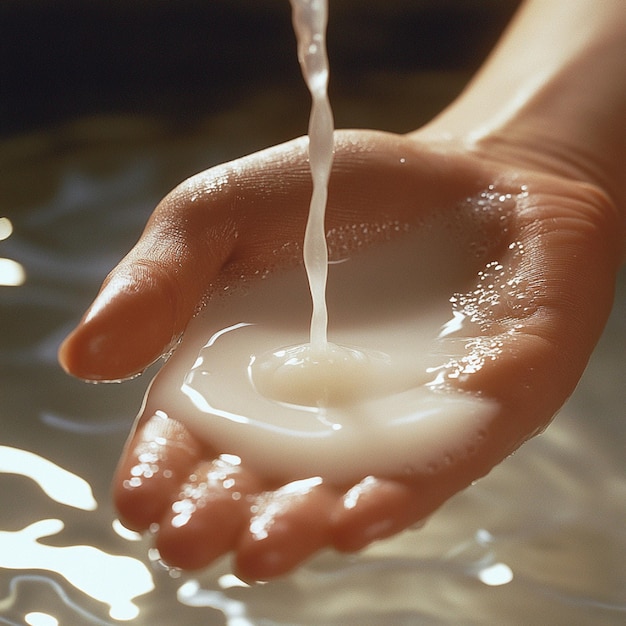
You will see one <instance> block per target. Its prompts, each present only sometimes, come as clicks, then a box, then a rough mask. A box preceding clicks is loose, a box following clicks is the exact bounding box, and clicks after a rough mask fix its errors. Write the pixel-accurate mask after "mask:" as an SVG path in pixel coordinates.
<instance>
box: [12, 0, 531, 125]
mask: <svg viewBox="0 0 626 626" xmlns="http://www.w3.org/2000/svg"><path fill="white" fill-rule="evenodd" d="M518 4H519V2H517V1H514V0H438V1H437V0H384V1H382V0H361V1H359V0H336V1H334V2H331V3H330V20H329V28H328V47H329V56H330V59H331V72H332V79H331V95H332V96H333V98H334V100H336V101H337V104H336V109H337V112H336V115H337V124H338V126H340V127H341V126H352V127H355V126H368V125H371V124H373V123H374V122H380V121H381V119H380V118H382V120H383V122H384V121H385V120H386V126H390V127H392V128H390V130H398V131H402V130H405V131H406V130H412V129H414V128H416V127H417V126H418V125H419V124H420V123H421V122H423V121H425V119H428V117H430V116H431V115H433V114H434V113H436V112H437V111H438V110H439V109H440V108H441V106H443V104H445V103H446V102H447V101H448V100H449V98H450V97H451V95H453V92H454V91H455V90H456V89H458V88H459V87H460V85H461V84H462V81H463V77H464V78H466V77H467V76H469V75H470V74H471V72H472V71H473V70H475V69H476V68H477V67H478V65H479V64H480V62H481V61H482V59H483V58H484V57H485V55H486V54H487V53H488V51H489V50H490V48H491V46H492V45H493V43H494V41H495V40H496V38H497V37H498V35H499V33H500V32H501V30H502V29H503V27H504V25H505V24H506V23H507V21H508V20H509V18H510V16H511V15H512V14H513V12H514V10H515V8H516V6H517V5H518ZM294 45H295V44H294V35H293V32H292V28H291V15H290V7H289V3H288V1H287V0H205V1H200V0H179V1H177V2H174V1H166V0H158V1H156V2H154V1H151V0H125V1H119V0H118V1H116V0H110V1H107V0H89V1H86V0H58V1H52V0H4V1H3V2H2V3H0V84H1V93H2V96H1V99H0V120H1V126H0V133H1V135H2V136H5V137H6V136H9V135H14V134H16V133H22V132H25V131H30V130H33V129H41V128H44V127H49V126H51V125H54V124H59V123H62V122H64V121H67V120H71V119H74V118H76V117H83V116H86V115H95V114H103V113H107V114H144V115H145V114H148V115H152V114H156V115H167V116H169V117H171V118H172V119H175V120H177V121H178V122H179V123H188V124H189V123H193V122H194V121H196V120H198V119H200V118H204V117H206V116H207V115H208V114H214V113H216V112H218V111H221V110H224V109H225V108H228V107H231V106H232V105H233V104H235V103H237V102H239V101H240V100H241V98H246V97H248V96H249V94H250V93H251V92H252V91H254V90H255V89H262V90H271V89H278V90H279V91H277V92H276V93H275V97H276V100H277V101H280V99H281V98H282V97H284V96H282V95H281V92H282V91H283V90H284V88H285V87H287V86H288V87H289V88H290V89H293V93H291V92H290V93H289V96H288V98H289V100H290V102H289V103H280V102H277V103H276V104H277V105H278V106H279V107H281V108H284V107H288V106H293V107H297V108H298V109H302V111H304V110H305V109H306V107H307V106H308V95H307V93H306V91H305V89H304V86H303V84H302V80H301V78H300V71H299V68H298V65H297V61H296V57H295V54H294ZM415 72H419V73H420V74H421V73H424V74H438V75H439V74H440V73H442V72H443V73H444V74H454V75H457V74H459V75H462V76H463V77H461V76H459V77H458V79H457V80H456V81H455V83H454V88H451V87H450V86H448V85H444V84H442V82H443V81H442V80H441V79H440V78H439V79H438V80H435V81H434V82H433V83H432V84H431V85H430V92H428V93H427V92H426V91H425V90H423V89H421V85H419V84H418V85H415V84H413V85H412V86H411V87H409V86H408V85H406V84H403V82H402V81H401V77H402V76H403V75H406V74H414V73H415ZM381 75H385V77H386V78H385V81H382V83H383V84H381V81H380V80H379V79H380V77H381ZM390 75H391V76H393V77H395V78H397V81H396V80H391V81H390V82H387V81H389V77H390ZM343 98H350V99H352V98H354V99H358V100H363V101H362V102H361V104H360V106H359V105H357V104H356V103H355V105H354V109H351V110H348V111H344V110H343V109H342V107H341V104H340V102H341V101H342V100H343ZM407 98H408V99H411V100H417V101H418V103H419V106H416V107H415V113H414V115H413V116H412V115H410V113H409V112H410V111H411V109H412V108H411V107H406V106H405V104H406V103H405V101H406V99H407ZM380 101H382V102H383V103H384V104H385V105H389V103H393V102H394V101H395V102H396V103H397V106H396V109H395V110H394V112H395V113H398V114H399V117H398V115H391V116H389V114H388V111H387V110H385V111H384V115H383V116H377V115H376V113H375V110H376V105H377V103H379V102H380ZM407 109H408V112H407ZM390 118H391V119H390Z"/></svg>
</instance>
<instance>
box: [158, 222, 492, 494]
mask: <svg viewBox="0 0 626 626" xmlns="http://www.w3.org/2000/svg"><path fill="white" fill-rule="evenodd" d="M469 258H471V257H470V255H469V253H468V252H467V250H464V249H463V248H462V247H460V246H459V245H458V239H456V238H454V237H451V236H450V231H449V229H448V228H447V227H446V226H445V225H441V226H440V227H437V225H435V226H433V227H432V228H427V229H420V230H416V231H414V232H409V233H405V234H402V235H398V238H396V239H393V240H392V241H389V242H386V243H383V244H378V245H372V246H371V247H370V248H368V250H366V251H364V252H362V253H360V254H358V255H356V256H354V257H352V258H349V259H346V260H345V261H344V262H342V263H337V264H334V265H331V268H330V269H331V271H330V280H329V285H328V303H329V308H330V316H329V318H330V326H329V333H330V335H331V337H332V338H333V342H334V343H336V344H340V345H342V346H348V347H351V346H358V352H357V354H359V355H360V356H359V357H358V358H344V355H345V353H344V352H343V351H342V352H340V353H339V357H338V358H337V353H336V351H335V350H334V349H333V348H332V344H331V348H330V350H329V351H328V352H327V353H326V355H325V356H324V357H323V361H322V363H321V364H320V363H316V362H315V358H314V356H313V355H312V354H311V353H308V354H307V353H305V360H306V359H307V358H308V359H309V362H308V364H304V365H302V363H301V361H302V358H301V356H302V348H301V347H300V348H298V347H296V348H294V349H293V350H292V353H291V354H287V355H279V356H278V357H275V358H272V357H271V355H272V354H273V353H274V352H276V346H280V345H288V346H299V345H300V344H299V341H301V339H302V337H303V336H306V333H307V330H308V325H309V312H310V299H309V297H308V293H307V284H306V280H305V276H304V272H303V270H302V268H297V269H293V270H285V271H282V272H280V271H279V272H276V273H274V274H271V275H269V276H268V277H267V278H266V279H264V280H259V281H256V282H252V283H250V284H249V285H248V286H247V288H246V289H245V290H244V289H243V288H242V290H241V291H240V292H239V293H234V294H232V295H230V296H228V297H224V298H215V299H213V300H212V301H210V302H209V304H208V306H207V308H206V309H205V310H204V311H203V312H202V314H201V315H200V316H198V317H197V318H196V319H195V320H193V322H192V323H191V324H190V326H189V328H188V329H187V331H186V333H185V336H184V338H183V341H182V343H181V345H180V346H179V347H178V348H177V350H176V351H175V352H174V354H173V355H172V357H171V358H170V360H169V361H168V363H167V364H166V365H165V367H164V368H163V370H162V371H161V372H160V373H159V374H158V375H157V377H156V379H155V381H154V383H153V385H152V387H151V389H150V393H149V394H148V399H147V401H148V406H147V407H146V411H152V412H156V411H162V412H164V413H166V414H167V415H169V416H171V417H175V418H177V419H180V420H181V421H183V422H184V423H185V424H186V425H187V426H188V427H189V428H190V429H191V430H192V431H193V432H194V433H195V434H196V435H197V436H198V437H200V438H201V439H204V440H205V441H207V442H208V443H209V444H210V445H211V446H212V447H214V448H215V449H217V450H219V451H220V452H223V453H230V454H235V455H238V456H240V457H241V458H243V459H245V462H246V464H247V465H248V466H249V467H252V468H254V469H255V471H257V472H259V473H260V474H261V475H264V476H267V477H270V478H275V479H278V480H295V479H298V478H306V477H310V476H322V477H323V478H324V479H326V480H329V481H331V482H335V483H344V482H348V481H354V480H359V479H361V478H363V477H364V476H366V475H368V474H376V475H383V476H384V475H387V476H390V475H398V474H404V473H406V472H409V471H410V472H413V471H415V472H421V471H431V470H432V469H433V468H434V466H435V465H437V464H440V463H441V462H442V460H443V459H444V458H447V459H448V462H450V460H452V461H453V460H454V459H455V458H459V457H460V456H463V455H464V454H465V453H466V452H467V450H468V449H469V448H471V446H472V445H473V444H475V443H476V441H477V440H478V439H480V438H481V437H482V436H483V433H484V430H485V428H486V426H487V425H488V422H489V420H490V419H491V417H492V416H493V414H494V412H495V410H496V407H495V406H494V404H493V403H491V402H489V401H486V400H484V399H478V398H475V397H473V396H471V395H468V394H461V393H455V392H452V391H450V390H446V391H441V390H439V388H438V386H437V385H435V384H431V383H433V382H434V381H435V380H436V379H437V377H438V374H439V373H440V372H441V371H442V370H445V369H446V367H447V364H449V363H451V362H455V363H459V362H461V360H462V359H463V357H464V356H466V354H467V351H466V348H467V345H468V343H469V342H471V341H472V339H473V338H474V336H475V335H476V334H477V332H478V329H477V328H476V327H475V325H474V324H473V323H471V322H469V321H468V320H467V319H464V318H463V316H462V315H461V314H459V313H458V312H456V315H455V312H454V311H453V305H452V304H451V302H450V297H451V296H452V294H454V293H457V292H459V291H466V290H467V289H469V288H470V287H471V286H472V285H474V281H475V280H476V269H475V268H474V267H472V265H473V264H471V263H469V262H468V259H469ZM434 269H436V270H437V271H436V272H434V271H433V270H434ZM451 321H454V328H455V329H456V330H455V329H453V328H452V324H451ZM251 355H253V356H251ZM258 355H261V358H260V359H259V357H258ZM268 355H270V356H268ZM329 355H330V358H329ZM331 360H332V363H330V362H331ZM329 363H330V364H329ZM472 366H475V363H473V364H472ZM290 369H291V370H293V371H291V372H288V373H286V374H285V371H286V370H290ZM272 370H273V371H272ZM268 378H269V381H270V382H269V384H268ZM337 380H338V381H339V382H340V384H336V382H335V381H337ZM268 387H269V391H268ZM390 451H393V453H392V454H390Z"/></svg>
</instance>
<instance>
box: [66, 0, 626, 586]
mask: <svg viewBox="0 0 626 626" xmlns="http://www.w3.org/2000/svg"><path fill="white" fill-rule="evenodd" d="M600 6H601V7H602V9H600ZM623 13H624V11H623V4H621V2H620V0H615V1H607V2H604V3H601V5H599V4H598V3H594V2H587V1H583V0H580V1H572V2H568V3H567V11H563V3H557V2H539V1H537V2H530V3H528V4H526V5H525V6H524V7H523V8H522V10H521V11H520V13H519V15H518V16H517V17H516V19H515V20H514V23H513V24H512V25H511V27H510V29H509V31H508V32H507V33H506V34H505V36H504V38H503V40H502V42H501V43H500V44H499V46H498V47H497V48H496V50H495V51H494V53H493V54H492V56H491V57H490V59H489V60H488V61H487V63H486V64H485V66H484V67H483V69H482V70H481V72H479V74H478V75H477V77H476V78H475V79H474V81H472V83H470V85H469V86H468V88H467V89H466V91H465V92H464V93H463V94H462V95H461V96H460V97H459V99H458V100H457V101H456V102H454V103H453V104H452V105H451V106H450V107H449V108H448V109H447V110H445V111H444V112H443V113H442V114H441V115H440V116H439V117H437V118H436V119H435V120H433V122H431V123H430V124H428V125H427V126H426V127H424V128H422V129H420V130H417V131H415V132H413V133H410V134H408V135H394V134H389V133H380V132H376V131H366V130H361V131H341V132H338V133H337V134H336V153H335V162H334V166H333V171H332V175H331V182H330V189H329V203H328V209H327V216H328V218H327V224H328V228H329V229H330V228H337V227H343V226H350V225H353V224H360V223H363V222H369V221H371V222H376V221H380V220H381V219H384V220H395V219H397V220H403V221H408V222H411V221H415V220H416V219H418V218H419V217H420V215H423V214H425V213H426V212H428V211H429V210H430V208H432V207H433V206H435V207H441V210H444V211H445V210H453V207H455V206H457V205H458V204H459V203H460V202H462V201H463V200H464V199H465V198H467V197H468V196H473V195H475V194H476V193H477V192H480V191H481V190H483V189H486V188H487V187H488V186H489V185H490V184H493V185H495V186H496V188H497V189H498V190H499V191H502V192H503V193H506V192H510V193H513V194H516V193H519V191H520V188H521V186H522V185H523V186H525V189H526V190H527V195H526V197H525V199H524V201H523V202H520V203H517V205H516V206H514V207H512V208H510V209H508V211H509V215H508V216H507V223H508V224H509V227H508V233H507V236H506V237H504V236H503V235H502V234H501V233H493V235H494V241H496V242H498V243H497V244H496V248H498V246H499V248H498V250H499V252H500V254H501V258H500V259H499V260H500V261H501V262H502V263H503V265H504V266H505V267H506V268H507V270H508V271H510V272H512V273H514V275H515V276H516V277H517V278H519V280H520V281H521V282H522V283H523V284H525V285H527V287H528V291H529V292H531V293H532V294H533V297H532V299H531V302H530V305H529V306H528V307H526V308H525V309H524V310H519V309H516V308H515V307H513V306H512V305H510V303H507V302H506V301H504V302H503V303H502V304H501V306H499V307H498V308H497V309H496V312H495V314H493V315H492V317H493V319H492V323H491V324H490V325H489V329H488V331H487V332H488V334H491V335H492V336H493V338H494V339H497V340H499V341H501V342H502V350H501V353H500V354H499V355H498V358H497V359H495V360H487V361H486V362H485V363H484V365H483V366H482V367H481V368H479V369H478V371H477V372H475V373H473V374H470V375H466V376H462V377H460V378H459V379H458V380H456V381H455V382H454V383H453V384H455V385H456V386H457V387H458V388H461V389H463V390H467V391H471V392H472V393H477V394H481V395H484V396H486V397H490V398H495V399H496V400H497V401H498V402H499V404H500V407H501V410H500V412H499V414H498V415H497V416H496V418H495V419H494V420H493V422H492V423H491V425H490V427H489V430H488V432H487V433H486V436H485V437H484V438H483V439H481V440H480V441H476V442H472V443H471V446H469V447H468V449H467V450H466V451H465V453H464V454H463V455H461V458H460V459H459V460H458V461H457V462H456V463H454V464H453V465H451V466H449V467H442V468H440V469H439V470H438V471H437V472H434V473H429V474H417V475H412V476H411V477H405V476H403V477H365V478H364V480H363V481H361V483H359V484H358V485H332V484H329V483H327V482H320V481H316V480H309V481H299V482H290V481H289V480H285V481H282V482H281V483H280V484H277V483H274V482H271V481H269V480H267V479H266V478H264V477H263V476H262V475H258V474H255V473H254V472H252V471H251V470H250V469H248V468H247V467H246V462H245V458H244V459H242V460H241V463H233V460H232V459H231V458H228V457H220V451H219V450H215V449H212V448H211V447H210V446H207V445H206V444H204V443H202V442H200V441H199V440H198V439H197V438H195V437H194V436H193V435H192V434H191V433H190V432H189V431H188V430H187V429H186V428H185V427H184V426H183V425H182V424H181V423H180V422H178V421H177V420H176V419H175V417H176V416H169V417H167V418H166V417H165V416H163V415H158V414H156V415H155V414H154V413H153V412H152V411H147V410H145V408H144V410H142V413H141V414H140V416H139V419H138V422H137V425H136V428H135V430H134V432H133V433H132V435H131V437H130V438H129V441H128V443H127V446H126V448H125V450H124V453H123V455H122V458H121V460H120V464H119V467H118V470H117V473H116V476H115V479H114V486H113V489H114V498H115V502H116V505H117V508H118V510H119V512H120V516H121V519H122V521H123V522H124V523H125V524H126V525H128V526H129V527H130V528H134V529H138V530H144V529H147V528H149V527H152V529H157V530H156V532H155V542H156V546H157V547H158V549H159V550H160V552H161V555H162V556H163V558H164V559H165V560H166V561H167V562H169V563H170V564H172V565H175V566H178V567H182V568H187V569H196V568H201V567H203V566H205V565H207V564H208V563H210V562H211V561H213V560H214V559H215V558H217V557H218V556H220V555H222V554H225V553H228V552H232V553H233V555H234V569H235V572H236V573H237V574H238V575H239V576H241V577H242V578H244V579H247V580H259V579H270V578H273V577H276V576H280V575H283V574H285V573H286V572H288V571H290V570H291V569H293V568H294V567H297V566H298V565H299V564H300V563H302V562H303V561H304V560H306V559H307V558H308V557H310V556H311V555H312V554H314V553H315V552H317V551H318V550H320V549H322V548H325V547H328V546H332V547H334V548H336V549H338V550H342V551H355V550H359V549H361V548H363V547H364V546H366V545H368V544H369V543H371V542H372V541H375V540H378V539H381V538H384V537H388V536H390V535H393V534H394V533H397V532H399V531H401V530H403V529H405V528H407V527H408V526H411V525H414V524H416V523H419V522H420V521H422V520H424V519H425V518H426V517H427V516H428V515H430V514H431V513H432V512H433V511H434V510H436V509H437V507H439V506H440V505H441V504H442V503H443V502H444V501H445V500H447V499H448V498H449V497H451V496H452V495H453V494H454V493H456V492H458V491H459V490H461V489H463V488H464V487H466V486H467V485H469V484H470V483H471V482H472V481H474V480H476V479H477V478H479V477H481V476H483V475H485V474H486V473H487V472H488V471H489V470H490V469H491V468H492V467H493V466H494V465H496V464H497V463H498V462H500V461H501V460H502V459H503V458H505V457H506V456H507V455H509V454H510V453H511V452H512V451H513V450H515V449H516V448H517V447H518V446H519V445H521V443H523V442H524V441H525V440H526V439H528V438H529V437H531V436H532V435H534V434H536V433H537V432H538V431H540V430H542V429H543V428H545V426H546V425H547V424H548V423H549V421H550V419H551V418H552V416H553V415H554V414H555V412H556V411H557V410H558V409H559V408H560V406H561V405H562V404H563V403H564V401H565V400H566V399H567V397H568V396H569V395H570V393H571V392H572V391H573V389H574V387H575V386H576V383H577V382H578V380H579V378H580V376H581V374H582V372H583V370H584V367H585V365H586V363H587V360H588V358H589V356H590V354H591V352H592V350H593V348H594V345H595V343H596V341H597V339H598V337H599V335H600V333H601V331H602V329H603V326H604V324H605V321H606V318H607V316H608V314H609V311H610V308H611V303H612V294H613V289H614V281H615V276H616V273H617V271H618V269H619V267H620V264H621V263H622V261H623V258H624V242H625V239H626V238H625V237H624V233H625V222H626V220H625V208H624V207H625V206H626V189H625V188H624V183H623V182H622V180H623V179H624V177H623V176H622V174H621V171H620V170H621V168H622V163H623V162H624V156H626V137H625V136H624V132H625V131H624V130H623V126H624V125H623V123H621V121H620V122H618V120H621V119H622V118H623V114H622V112H623V111H626V95H625V94H626V84H624V83H625V82H626V54H625V52H626V50H624V44H623V43H622V42H623V41H626V39H625V36H626V16H624V15H623ZM555 24H556V26H555ZM520 46H523V47H524V54H519V51H520V49H521V48H520ZM539 60H540V63H539ZM598 67H602V68H604V71H602V72H599V71H597V68H598ZM401 159H402V161H401ZM310 192H311V183H310V174H309V170H308V162H307V156H306V144H305V142H303V141H302V140H295V141H292V142H289V143H287V144H284V145H281V146H277V147H274V148H271V149H269V150H267V151H264V152H261V153H258V154H254V155H251V156H249V157H246V158H244V159H242V160H239V161H235V162H233V163H228V164H225V165H223V166H219V167H217V168H213V169H211V170H208V171H207V172H204V173H202V174H199V175H197V176H195V177H193V178H191V179H189V180H188V181H186V182H184V183H183V184H182V185H180V186H179V187H178V188H176V189H175V190H174V191H173V192H171V193H170V194H169V195H168V196H167V197H166V198H165V199H164V200H163V201H162V202H161V203H160V204H159V206H158V207H157V208H156V210H155V212H154V214H153V216H152V218H151V219H150V221H149V223H148V224H147V226H146V229H145V231H144V233H143V235H142V237H141V238H140V240H139V242H138V243H137V245H136V246H135V247H134V248H133V249H132V250H131V252H130V253H129V254H128V256H127V257H125V258H124V259H123V260H122V261H121V263H120V264H119V265H118V266H117V267H116V268H115V269H114V270H113V271H112V272H111V274H110V275H109V277H108V278H107V279H106V281H105V283H104V285H103V287H102V290H101V291H100V293H99V295H98V296H97V298H96V300H95V301H94V303H93V305H92V306H91V308H90V309H89V310H88V311H87V313H86V314H85V317H84V318H83V320H82V321H81V322H80V324H79V325H78V327H77V328H76V330H75V331H74V332H73V333H72V334H71V335H70V336H69V337H68V338H67V339H66V341H65V342H64V343H63V345H62V346H61V349H60V361H61V363H62V365H63V367H64V368H65V369H66V370H67V371H68V372H70V373H72V374H74V375H76V376H79V377H81V378H85V379H90V380H115V379H122V378H126V377H129V376H132V375H134V374H136V373H138V372H141V371H142V370H143V369H145V367H146V366H147V365H149V364H150V363H151V362H153V361H154V360H155V359H157V358H158V357H159V356H160V355H161V354H162V353H163V352H164V351H165V350H167V348H168V346H170V345H171V344H172V342H173V341H174V340H175V339H176V338H177V337H178V336H179V335H180V334H181V333H182V332H183V331H184V328H185V326H186V325H187V323H188V321H189V320H190V318H191V317H192V316H193V315H194V313H195V312H196V311H197V309H198V307H199V303H201V302H202V299H203V297H204V296H205V294H206V290H207V286H208V285H209V284H210V283H212V282H215V281H216V280H218V281H222V282H226V283H228V282H230V281H233V280H235V278H234V277H235V276H240V275H242V274H244V275H246V274H252V273H254V271H255V270H256V269H259V268H265V267H268V266H271V265H272V264H275V263H276V254H275V251H277V250H288V249H290V247H293V243H294V242H301V241H302V236H303V231H304V223H305V219H306V212H307V210H308V202H309V197H310ZM467 219H470V217H468V218H467ZM510 241H514V242H521V244H522V245H523V247H524V251H525V252H524V255H523V256H522V258H521V261H520V260H519V257H516V256H515V255H514V253H513V252H512V251H509V249H508V247H507V245H506V244H507V243H508V242H510ZM279 256H280V255H279ZM451 384H452V383H451ZM277 453H279V452H277ZM390 453H392V451H390ZM133 479H134V480H133ZM233 493H236V494H238V495H237V497H233ZM183 522H184V523H183ZM155 524H157V525H158V527H157V526H154V525H155Z"/></svg>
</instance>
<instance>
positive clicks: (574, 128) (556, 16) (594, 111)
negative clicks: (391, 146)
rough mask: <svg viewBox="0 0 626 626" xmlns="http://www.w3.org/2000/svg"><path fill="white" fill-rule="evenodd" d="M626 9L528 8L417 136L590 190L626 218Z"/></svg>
mask: <svg viewBox="0 0 626 626" xmlns="http://www.w3.org/2000/svg"><path fill="white" fill-rule="evenodd" d="M625 41H626V12H625V11H624V5H623V3H622V2H621V1H620V0H608V1H607V2H603V3H601V4H598V3H596V2H591V1H590V0H573V1H572V2H541V1H534V2H528V3H527V4H526V5H525V6H524V7H523V8H522V10H521V11H520V12H519V14H518V16H517V17H516V18H515V19H514V21H513V23H512V24H511V26H510V27H509V29H508V31H507V33H506V34H505V36H504V37H503V39H502V41H501V42H500V44H499V45H498V46H497V47H496V49H495V50H494V52H493V53H492V55H491V57H490V58H489V59H488V61H487V62H486V63H485V65H484V67H483V69H482V70H481V71H480V72H479V73H478V74H477V76H476V77H475V79H474V80H473V81H472V82H471V83H470V85H469V86H468V87H467V88H466V90H465V91H464V92H463V93H462V94H461V96H460V97H459V98H458V99H457V100H456V101H455V102H454V103H453V104H452V105H451V106H450V107H448V108H447V109H446V110H445V111H444V112H443V113H442V114H441V115H439V116H438V117H437V118H435V120H433V122H431V123H430V124H428V125H427V126H426V127H424V128H423V129H421V130H420V131H419V135H420V136H421V137H422V138H428V139H429V140H436V141H441V140H448V141H449V140H453V141H454V142H455V143H461V144H463V145H464V146H465V147H467V148H469V149H471V150H474V151H477V152H478V153H480V154H481V155H485V156H495V158H501V159H505V160H506V161H507V162H509V163H516V164H518V165H519V166H520V167H528V168H530V169H533V170H535V171H538V170H539V171H544V172H546V173H550V174H555V175H558V176H562V177H565V178H569V179H571V180H574V181H580V182H584V183H589V184H592V185H595V186H596V187H598V188H599V189H600V190H601V191H603V192H604V193H605V194H607V195H608V196H609V198H610V199H611V201H612V203H613V204H614V205H615V207H616V210H617V211H619V213H620V214H621V218H622V222H623V220H624V219H626V182H624V179H625V178H626V177H625V176H624V175H623V171H622V170H623V169H624V165H623V164H624V162H626V124H624V122H623V120H624V117H625V116H626V44H625V43H624V42H625Z"/></svg>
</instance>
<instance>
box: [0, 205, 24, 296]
mask: <svg viewBox="0 0 626 626" xmlns="http://www.w3.org/2000/svg"><path fill="white" fill-rule="evenodd" d="M12 234H13V224H11V220H10V219H9V218H8V217H0V241H3V240H4V239H8V238H9V237H10V236H11V235H12ZM25 280H26V272H25V271H24V267H23V266H22V264H21V263H18V262H17V261H14V260H13V259H5V258H0V287H2V286H4V287H19V286H20V285H23V284H24V281H25Z"/></svg>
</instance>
